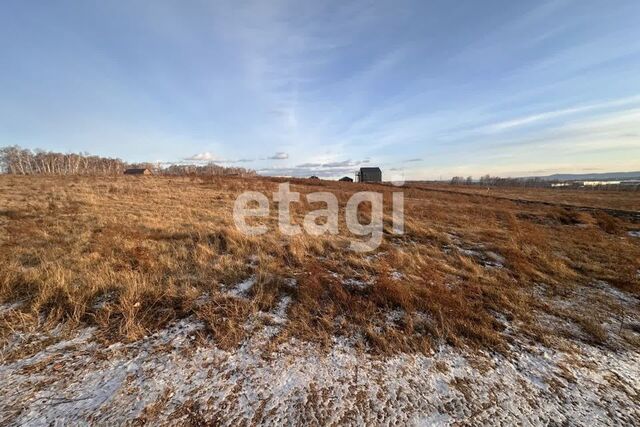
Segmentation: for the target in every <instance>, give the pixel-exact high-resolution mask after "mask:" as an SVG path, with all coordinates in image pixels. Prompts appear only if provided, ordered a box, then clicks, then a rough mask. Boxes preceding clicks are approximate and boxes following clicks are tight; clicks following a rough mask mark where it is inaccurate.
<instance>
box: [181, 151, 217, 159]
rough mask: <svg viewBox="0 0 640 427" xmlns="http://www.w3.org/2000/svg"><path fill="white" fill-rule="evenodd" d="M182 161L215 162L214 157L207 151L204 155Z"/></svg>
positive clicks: (196, 155) (195, 155)
mask: <svg viewBox="0 0 640 427" xmlns="http://www.w3.org/2000/svg"><path fill="white" fill-rule="evenodd" d="M184 160H190V161H195V162H207V161H213V160H216V157H215V156H214V155H213V154H211V153H210V152H208V151H205V152H204V153H198V154H194V155H193V156H189V157H185V158H184Z"/></svg>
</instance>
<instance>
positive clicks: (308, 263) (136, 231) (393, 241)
mask: <svg viewBox="0 0 640 427" xmlns="http://www.w3.org/2000/svg"><path fill="white" fill-rule="evenodd" d="M282 181H283V180H281V179H267V178H264V179H262V178H247V179H243V178H237V179H236V178H209V179H202V178H164V177H145V178H139V177H107V178H105V177H101V178H97V177H96V178H92V177H68V178H64V177H14V176H2V177H0V206H1V207H2V208H1V209H0V302H1V303H4V304H9V303H18V304H19V305H17V306H14V307H13V308H12V309H7V310H4V311H3V312H2V314H0V338H2V339H4V340H7V339H9V337H10V336H11V335H12V334H13V333H14V332H16V331H24V330H38V331H39V330H47V329H50V328H54V327H59V325H63V327H64V328H67V329H68V330H73V329H75V328H77V327H80V326H86V325H91V326H95V327H96V328H97V331H98V336H99V338H100V339H102V340H104V341H113V340H121V339H124V340H136V339H139V338H141V337H143V336H145V335H148V334H150V333H152V332H154V331H156V330H158V329H159V328H162V327H164V326H166V325H167V324H168V323H170V322H172V321H174V320H176V319H180V318H184V317H189V316H193V317H195V318H198V319H200V320H202V321H203V322H204V323H205V325H206V331H207V333H208V334H210V335H211V336H212V337H213V338H214V339H215V340H216V341H217V342H218V344H219V345H220V346H222V347H224V348H233V347H234V346H236V345H238V344H239V343H241V342H242V341H243V340H244V339H245V338H246V336H247V334H248V333H250V331H249V330H248V329H247V328H245V327H244V325H245V324H246V322H247V321H248V319H250V318H251V317H252V316H253V315H254V314H256V313H258V312H265V311H269V310H272V309H274V308H275V307H276V306H277V304H278V301H280V300H281V299H282V298H283V297H284V296H289V297H291V299H292V304H291V305H290V306H289V308H288V312H287V316H288V319H289V321H288V323H287V324H286V326H285V327H284V328H283V330H282V331H281V332H280V333H279V335H278V336H277V337H275V338H274V345H277V343H278V342H282V341H285V340H287V339H289V338H291V337H296V338H299V339H303V340H309V341H314V342H319V343H324V344H327V345H328V344H330V343H331V340H332V339H333V338H334V337H344V338H345V339H349V340H351V341H353V343H354V344H355V345H357V346H360V347H362V348H363V349H367V350H369V351H377V352H383V353H387V352H396V351H412V352H418V351H421V352H428V351H429V350H430V349H432V348H433V347H434V346H435V345H436V344H437V343H438V342H443V341H445V342H448V343H450V344H453V345H470V346H475V347H482V348H492V349H505V348H506V347H507V345H508V341H509V337H508V334H506V333H505V331H504V328H505V326H504V323H503V322H499V321H498V320H497V319H498V318H500V317H502V318H505V319H508V321H510V322H517V323H518V324H520V325H523V327H524V328H526V329H527V330H528V331H530V333H531V337H532V338H534V339H539V340H544V341H545V342H548V340H549V336H553V334H555V333H558V332H557V331H554V330H553V328H546V329H545V328H541V327H540V324H539V322H538V320H537V313H549V314H552V315H554V316H560V317H562V318H565V319H568V320H570V321H573V322H574V323H576V325H578V327H581V328H582V329H581V330H582V332H584V333H586V334H587V335H588V336H590V337H591V339H592V341H593V342H598V343H603V342H604V341H606V337H603V333H602V329H601V328H598V325H597V324H594V323H593V322H589V321H588V319H589V316H588V313H589V310H590V309H591V308H590V307H576V308H574V309H572V310H569V311H564V312H559V311H558V310H556V309H554V308H553V307H552V306H550V305H549V304H548V301H547V300H546V299H547V298H552V297H553V298H560V299H562V298H565V297H566V298H569V296H570V295H572V294H573V293H574V292H575V291H576V289H582V288H584V289H587V288H588V287H590V286H592V284H593V283H594V281H597V280H602V281H605V282H607V283H610V284H611V285H612V286H615V287H617V288H618V289H620V290H622V291H624V292H627V293H630V294H631V295H635V296H636V297H637V296H639V295H640V282H639V279H638V274H637V271H638V269H640V246H639V245H638V242H637V240H634V239H633V238H631V237H628V236H627V235H626V233H625V231H626V230H627V229H631V228H634V227H636V228H637V227H638V226H637V224H631V223H628V222H625V220H621V219H617V218H612V217H610V216H609V215H607V214H606V213H602V212H595V213H587V212H583V211H576V210H572V209H571V208H557V207H554V206H547V205H535V204H530V205H526V206H523V205H521V204H517V203H514V202H511V201H508V200H494V201H492V202H491V203H488V202H487V200H486V198H483V197H478V196H476V195H473V194H471V195H466V194H451V193H442V192H430V191H427V190H424V189H418V188H405V189H403V191H404V192H405V200H406V207H405V216H406V225H405V231H406V233H405V234H404V235H403V236H395V235H391V234H389V233H388V232H387V233H386V234H385V239H384V241H383V244H382V245H381V247H380V248H379V249H378V250H377V251H376V252H375V253H372V254H371V253H370V254H357V253H354V252H351V251H349V249H348V245H349V240H350V239H351V236H350V235H349V234H348V233H347V231H346V225H345V224H344V215H343V212H341V217H340V230H341V233H340V234H339V235H337V236H319V237H312V236H308V235H303V236H296V237H287V236H283V235H281V234H279V233H278V232H277V231H276V221H277V218H276V210H275V206H272V210H271V213H272V214H271V216H270V217H269V218H267V219H266V222H267V223H268V224H269V226H270V228H271V230H273V231H272V232H269V233H267V234H265V235H263V236H257V237H247V236H244V235H242V234H241V233H239V232H238V231H237V230H236V229H235V226H234V223H233V219H232V217H231V212H232V206H233V201H234V200H235V198H236V196H237V195H238V194H240V193H241V192H242V191H245V190H252V191H262V192H264V193H267V194H268V193H273V192H274V191H276V188H277V184H278V183H279V182H282ZM291 183H292V190H293V191H299V192H301V193H309V192H312V191H319V190H320V191H331V192H333V193H334V194H336V196H337V197H338V199H339V201H340V206H341V209H344V205H345V204H346V201H347V200H348V198H349V197H350V195H351V194H353V193H354V192H355V191H360V190H363V189H367V190H371V189H375V190H376V191H381V192H383V193H385V196H384V200H385V230H387V231H388V230H390V224H391V218H390V212H391V207H390V200H391V196H390V193H391V192H392V191H397V190H398V189H397V188H393V187H390V186H385V185H365V184H349V183H337V182H328V181H308V180H292V181H291ZM528 191H532V190H528ZM599 203H601V201H599ZM315 208H317V207H315V206H310V205H309V204H308V203H306V202H303V203H300V204H299V205H296V206H294V207H293V209H292V212H293V214H294V216H295V221H297V222H298V223H302V217H303V216H304V214H305V213H306V212H308V211H309V210H310V209H315ZM470 254H471V255H470ZM474 254H479V255H478V256H476V255H474ZM486 254H497V256H498V257H500V259H501V264H503V266H502V267H500V266H499V265H498V266H496V265H491V264H488V263H487V260H488V258H487V259H483V258H482V257H487V256H489V255H486ZM491 256H493V255H491ZM249 277H255V280H256V284H255V285H254V286H253V287H252V289H251V290H250V292H249V294H248V295H246V298H237V297H233V296H230V295H229V294H228V292H227V291H228V289H229V288H230V287H232V286H234V285H235V284H237V283H238V282H240V281H242V280H245V279H247V278H249ZM292 279H294V280H295V282H293V281H292ZM293 283H294V284H293ZM350 283H351V285H350ZM353 283H360V284H363V285H362V286H353V285H352V284H353ZM541 287H542V288H544V289H545V292H546V294H541V293H540V289H541ZM595 304H598V302H595ZM607 309H609V307H607ZM580 310H583V312H582V313H581V312H580ZM611 312H612V313H614V312H615V307H614V309H612V310H611ZM612 315H613V314H612ZM585 319H587V320H585Z"/></svg>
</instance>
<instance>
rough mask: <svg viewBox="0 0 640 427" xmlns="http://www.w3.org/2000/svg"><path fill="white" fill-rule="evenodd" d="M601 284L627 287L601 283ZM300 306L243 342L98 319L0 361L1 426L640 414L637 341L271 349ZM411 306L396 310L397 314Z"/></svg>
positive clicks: (278, 312)
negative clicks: (492, 348)
mask: <svg viewBox="0 0 640 427" xmlns="http://www.w3.org/2000/svg"><path fill="white" fill-rule="evenodd" d="M243 283H244V282H243ZM236 289H237V288H236ZM244 291H246V289H245V290H244ZM244 291H243V292H244ZM601 291H602V292H607V293H608V294H609V295H611V296H612V297H618V296H622V297H625V298H626V297H628V296H627V295H624V294H622V295H617V294H616V293H615V292H619V291H617V290H613V291H612V290H611V289H610V288H607V287H606V284H603V283H599V284H598V285H597V286H595V287H594V292H601ZM291 302H292V300H291V298H290V297H287V296H285V297H283V298H281V300H280V301H279V302H278V304H277V305H276V307H275V308H274V309H273V310H272V311H270V312H263V313H258V315H256V316H255V318H254V319H251V320H250V321H249V322H248V324H247V328H248V329H251V330H253V331H255V332H254V333H253V334H251V337H250V338H249V339H248V340H247V341H245V342H244V343H243V344H242V345H241V347H240V348H238V349H236V350H233V351H223V350H220V349H218V348H216V347H215V346H214V345H213V344H212V343H211V342H208V341H207V340H206V339H204V340H203V339H199V338H198V332H199V331H200V330H201V329H202V328H203V325H202V324H200V323H199V322H198V321H196V320H194V319H184V320H181V321H179V322H177V323H175V324H174V325H172V326H171V327H169V328H167V329H165V330H162V331H160V332H158V333H156V334H154V335H152V336H149V337H147V338H145V339H143V340H141V341H138V342H135V343H132V344H121V343H117V344H113V345H111V346H108V347H105V346H101V345H99V344H98V343H96V342H95V341H93V340H92V336H93V330H92V329H85V330H82V331H79V332H78V333H77V334H76V335H75V336H73V337H71V338H69V339H66V340H60V341H59V342H57V343H55V344H51V345H48V346H46V347H45V348H44V349H42V350H41V351H39V352H37V353H35V354H34V355H32V356H30V357H26V358H23V359H20V360H16V361H11V362H8V363H5V364H3V365H0V390H2V399H0V424H2V425H49V424H50V423H52V422H54V421H56V422H58V423H61V424H77V423H93V424H104V423H122V422H125V421H132V420H135V419H137V420H138V421H148V422H150V423H152V424H154V425H155V424H164V425H169V424H179V423H187V422H191V423H198V422H210V423H219V424H222V425H238V424H289V425H299V424H321V425H338V424H339V425H342V424H366V425H376V424H383V425H390V424H401V425H405V424H409V425H448V424H451V423H463V424H491V425H499V424H508V425H512V424H521V425H531V424H536V425H537V424H549V423H551V424H565V423H566V424H577V425H593V424H627V425H629V424H636V425H637V424H638V423H640V403H639V402H640V354H639V353H638V352H636V351H634V350H612V349H609V348H603V347H593V346H589V345H586V344H582V343H580V342H578V341H567V342H565V343H564V344H565V346H564V347H562V348H565V349H564V350H563V351H560V350H557V349H552V348H548V347H545V346H543V345H541V344H539V343H533V342H526V341H524V340H522V339H519V338H517V337H518V336H519V335H518V334H517V333H516V332H515V331H514V329H515V328H516V327H517V326H514V325H509V326H510V330H511V331H514V332H513V337H514V340H513V342H512V344H511V350H510V353H509V354H508V355H503V354H498V353H489V352H472V351H470V350H461V349H456V348H452V347H449V346H446V345H443V346H441V347H440V348H439V349H438V350H437V351H436V352H434V354H432V355H428V356H425V355H408V354H401V355H396V356H392V357H377V356H373V355H369V354H364V353H362V352H360V351H357V350H356V349H354V348H353V347H352V346H351V345H350V343H349V340H347V339H334V342H333V346H332V347H331V348H330V349H328V350H322V349H320V348H319V347H317V346H316V345H314V344H310V343H306V342H301V341H297V340H289V341H288V342H286V343H285V344H284V345H281V346H280V347H279V348H278V349H277V351H276V352H272V353H270V352H267V351H266V350H265V347H266V345H267V344H268V343H269V342H270V340H271V339H272V338H273V336H274V335H276V334H277V333H278V332H279V331H280V329H281V328H282V327H283V326H284V325H285V324H286V322H287V309H288V307H289V306H290V304H291ZM629 303H633V301H629ZM401 315H402V313H401V312H390V313H389V321H394V320H395V319H396V318H397V317H398V316H401ZM265 319H268V320H269V322H267V326H264V323H265V322H263V320H265ZM499 320H500V319H499ZM501 321H503V322H506V319H502V320H501ZM260 325H262V327H260ZM55 333H58V332H55Z"/></svg>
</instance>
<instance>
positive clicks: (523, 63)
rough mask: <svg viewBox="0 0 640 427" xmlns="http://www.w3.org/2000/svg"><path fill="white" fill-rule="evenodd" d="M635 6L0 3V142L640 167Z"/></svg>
mask: <svg viewBox="0 0 640 427" xmlns="http://www.w3.org/2000/svg"><path fill="white" fill-rule="evenodd" d="M638 22H640V2H639V1H637V0H618V1H615V2H611V1H604V0H603V1H588V0H575V1H572V0H557V1H556V0H554V1H512V0H505V1H496V0H486V1H476V0H466V1H465V0H458V1H428V0H422V1H388V2H385V1H361V0H358V1H335V2H334V1H314V2H311V1H256V2H244V1H229V2H224V1H151V0H148V1H142V0H138V1H127V2H125V1H108V2H104V1H51V2H42V1H29V0H24V1H4V2H3V3H2V7H1V13H0V52H1V58H2V60H1V66H0V94H1V96H0V146H3V145H13V144H18V145H21V146H23V147H28V148H43V149H47V150H55V151H62V152H80V151H82V152H85V151H86V152H90V153H92V154H99V155H106V156H113V157H121V158H123V159H125V160H129V161H144V160H149V161H163V162H184V161H196V160H200V161H207V160H215V161H217V162H220V163H221V164H226V165H234V166H243V167H249V168H253V169H256V170H258V171H259V172H260V173H263V174H273V175H278V174H284V175H300V176H306V175H309V174H315V175H320V176H327V177H331V176H341V175H344V174H348V173H349V172H351V171H353V170H355V169H356V168H358V167H359V166H360V165H370V166H374V165H378V166H381V167H382V168H383V171H384V177H385V179H392V178H397V177H399V176H404V177H405V178H406V179H421V178H422V179H431V178H440V177H442V178H448V177H450V176H452V175H465V176H466V175H473V176H476V177H477V176H480V175H483V174H486V173H490V174H493V175H501V176H522V175H544V174H550V173H555V172H604V171H624V170H640V25H639V24H638ZM189 159H190V160H189Z"/></svg>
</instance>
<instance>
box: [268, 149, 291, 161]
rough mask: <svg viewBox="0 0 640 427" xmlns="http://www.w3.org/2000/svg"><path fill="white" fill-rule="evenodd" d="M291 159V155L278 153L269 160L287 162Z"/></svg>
mask: <svg viewBox="0 0 640 427" xmlns="http://www.w3.org/2000/svg"><path fill="white" fill-rule="evenodd" d="M288 158H289V154H287V153H285V152H283V151H278V152H277V153H276V154H274V155H273V156H271V157H269V159H271V160H287V159H288Z"/></svg>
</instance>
